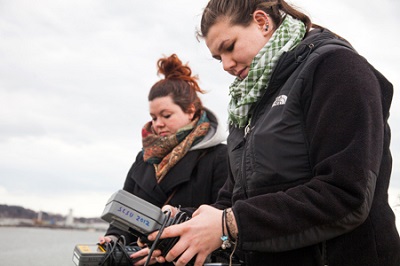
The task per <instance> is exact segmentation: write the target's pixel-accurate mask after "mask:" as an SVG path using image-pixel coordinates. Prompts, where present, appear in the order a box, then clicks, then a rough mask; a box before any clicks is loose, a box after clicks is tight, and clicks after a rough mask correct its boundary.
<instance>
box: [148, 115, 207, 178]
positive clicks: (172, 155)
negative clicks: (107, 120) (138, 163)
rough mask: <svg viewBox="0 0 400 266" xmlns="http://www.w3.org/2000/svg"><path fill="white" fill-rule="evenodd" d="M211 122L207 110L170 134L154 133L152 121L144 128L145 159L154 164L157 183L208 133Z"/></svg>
mask: <svg viewBox="0 0 400 266" xmlns="http://www.w3.org/2000/svg"><path fill="white" fill-rule="evenodd" d="M209 128H210V122H209V120H208V118H207V114H206V112H205V111H203V112H202V114H201V115H200V117H199V118H196V119H194V120H193V121H192V122H191V123H190V124H189V125H187V126H185V127H183V128H181V129H179V130H178V132H177V133H176V134H172V135H170V136H159V135H157V134H155V133H154V130H153V128H152V126H151V121H150V122H147V123H146V124H145V125H144V127H143V129H142V143H143V160H144V161H145V162H147V163H150V164H153V165H154V168H155V171H156V179H157V183H160V182H161V180H162V179H163V178H164V176H165V175H166V174H167V173H168V171H169V170H170V169H171V168H172V167H173V166H174V165H176V163H177V162H178V161H179V160H180V159H181V158H182V157H183V156H185V154H186V153H187V152H188V151H189V150H190V148H191V147H192V146H193V145H195V144H197V143H199V142H200V141H201V140H202V139H203V138H204V136H205V135H206V134H207V132H208V129H209Z"/></svg>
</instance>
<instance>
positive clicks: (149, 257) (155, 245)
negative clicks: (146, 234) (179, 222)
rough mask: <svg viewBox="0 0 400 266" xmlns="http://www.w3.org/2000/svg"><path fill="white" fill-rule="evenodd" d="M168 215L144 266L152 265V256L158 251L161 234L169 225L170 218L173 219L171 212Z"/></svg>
mask: <svg viewBox="0 0 400 266" xmlns="http://www.w3.org/2000/svg"><path fill="white" fill-rule="evenodd" d="M166 215H167V217H166V219H165V220H164V222H163V224H162V225H161V228H160V230H159V231H158V234H157V236H156V238H155V240H154V242H153V244H152V245H151V248H150V251H149V255H148V256H147V260H146V262H145V264H144V266H147V265H149V263H150V259H151V255H152V254H153V252H154V250H155V249H156V247H157V245H158V241H159V240H160V237H161V234H162V232H163V231H164V228H165V227H166V225H167V223H168V221H169V218H170V217H171V210H168V211H167V212H166Z"/></svg>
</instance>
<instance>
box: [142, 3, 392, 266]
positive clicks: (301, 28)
mask: <svg viewBox="0 0 400 266" xmlns="http://www.w3.org/2000/svg"><path fill="white" fill-rule="evenodd" d="M199 35H200V37H203V38H204V39H205V42H206V45H207V47H208V48H209V50H210V52H211V55H212V56H213V57H214V58H215V59H217V60H220V61H221V63H222V66H223V68H224V70H225V71H227V72H228V73H230V74H232V75H234V76H235V77H236V79H235V80H234V81H233V83H232V85H231V86H230V88H229V93H230V96H231V101H230V104H229V108H228V112H229V124H230V129H229V136H228V141H227V143H228V156H229V166H230V171H229V173H230V175H229V177H228V180H227V182H226V183H225V185H224V187H223V188H222V189H221V190H220V192H219V197H218V200H217V202H216V203H215V204H213V205H212V206H207V205H203V206H201V207H200V208H198V209H197V210H196V211H195V212H194V214H193V217H192V219H191V220H189V221H187V222H185V223H182V224H179V225H174V226H170V227H167V228H166V229H165V230H164V232H163V234H162V238H168V237H180V239H179V241H178V242H177V244H176V245H175V246H174V247H173V248H172V249H171V250H170V252H169V253H168V254H167V255H166V256H165V257H158V258H157V260H158V261H164V260H167V261H172V260H176V264H175V265H177V266H178V265H185V264H186V263H188V262H189V261H190V260H191V259H192V258H194V259H195V265H196V266H200V265H202V264H203V262H204V261H205V260H206V258H207V256H208V254H210V253H211V252H212V251H213V250H216V249H218V248H219V247H221V248H222V249H224V248H225V249H227V250H229V252H232V253H234V252H235V253H236V254H237V255H238V256H239V257H240V259H241V261H242V263H243V264H244V265H268V266H275V265H282V266H283V265H285V266H287V265H307V266H313V265H330V266H343V265H357V266H358V265H376V266H378V265H381V266H382V265H385V266H388V265H392V266H395V265H400V252H399V251H400V239H399V234H398V231H397V229H396V226H395V216H394V213H393V211H392V209H391V208H390V206H389V204H388V185H389V182H390V173H391V168H392V159H391V155H390V150H389V144H390V128H389V125H388V122H387V120H388V116H389V109H390V104H391V99H392V95H393V87H392V85H391V83H390V82H389V81H388V80H387V79H386V78H385V77H384V76H383V75H382V74H381V73H379V72H378V71H377V70H375V69H374V68H373V67H372V66H371V65H370V64H369V63H368V62H367V61H366V60H365V59H364V58H363V57H361V56H360V55H359V54H357V52H356V51H355V50H354V49H353V48H352V47H351V45H350V44H349V43H348V42H347V41H346V40H344V39H343V38H341V37H339V36H338V35H336V34H334V33H332V32H330V31H329V30H327V29H325V28H323V27H320V26H317V25H314V24H312V23H311V21H310V19H309V17H307V16H306V15H305V14H303V13H302V12H300V11H299V10H297V9H295V8H294V7H292V6H291V5H289V4H288V3H286V2H285V1H283V0H278V1H270V0H211V1H210V2H209V3H208V5H207V7H206V8H205V9H204V12H203V15H202V20H201V30H200V32H199ZM155 235H156V233H154V234H151V235H150V236H149V239H150V240H154V237H155ZM159 254H160V253H157V252H154V254H153V256H157V255H159Z"/></svg>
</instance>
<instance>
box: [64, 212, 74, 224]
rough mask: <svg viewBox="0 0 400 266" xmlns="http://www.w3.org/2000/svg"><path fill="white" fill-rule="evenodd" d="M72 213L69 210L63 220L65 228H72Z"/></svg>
mask: <svg viewBox="0 0 400 266" xmlns="http://www.w3.org/2000/svg"><path fill="white" fill-rule="evenodd" d="M72 213H73V211H72V209H69V213H68V215H67V217H66V218H65V226H66V227H72V226H73V225H74V216H73V214H72Z"/></svg>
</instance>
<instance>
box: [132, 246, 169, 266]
mask: <svg viewBox="0 0 400 266" xmlns="http://www.w3.org/2000/svg"><path fill="white" fill-rule="evenodd" d="M149 251H150V249H149V248H147V247H146V248H143V249H141V250H139V251H137V252H135V253H133V254H132V255H131V256H130V257H131V259H137V261H136V262H135V263H134V264H133V265H144V264H145V263H146V261H147V258H148V255H149ZM160 256H161V251H160V250H154V251H153V253H152V254H151V258H150V261H149V263H148V265H151V264H155V263H157V262H158V263H163V262H165V260H164V258H163V257H160Z"/></svg>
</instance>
